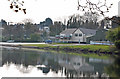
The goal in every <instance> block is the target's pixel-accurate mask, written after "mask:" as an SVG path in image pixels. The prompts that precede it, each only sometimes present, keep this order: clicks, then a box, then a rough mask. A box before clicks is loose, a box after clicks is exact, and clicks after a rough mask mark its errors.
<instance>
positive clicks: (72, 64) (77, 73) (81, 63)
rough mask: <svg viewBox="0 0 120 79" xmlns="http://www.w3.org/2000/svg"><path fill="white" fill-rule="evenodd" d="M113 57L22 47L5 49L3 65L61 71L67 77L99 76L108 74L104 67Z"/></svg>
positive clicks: (29, 70) (22, 70)
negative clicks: (89, 56)
mask: <svg viewBox="0 0 120 79" xmlns="http://www.w3.org/2000/svg"><path fill="white" fill-rule="evenodd" d="M111 61H113V60H112V59H96V58H87V57H82V56H76V55H69V54H60V53H51V52H43V51H30V50H20V49H13V50H9V49H3V54H2V65H6V66H8V67H9V66H10V65H11V63H12V64H15V65H16V68H17V70H19V72H22V73H28V74H29V73H30V72H32V69H33V68H37V70H38V71H42V73H44V74H46V75H47V74H48V73H51V72H54V73H57V74H58V73H60V74H61V76H62V75H65V76H67V77H98V76H104V77H106V76H108V75H107V74H106V73H104V67H106V66H108V65H109V64H112V62H111Z"/></svg>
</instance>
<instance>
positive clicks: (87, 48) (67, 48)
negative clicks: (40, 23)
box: [23, 44, 112, 53]
mask: <svg viewBox="0 0 120 79" xmlns="http://www.w3.org/2000/svg"><path fill="white" fill-rule="evenodd" d="M23 46H33V47H38V48H41V49H42V48H43V49H44V48H45V49H54V50H64V51H72V52H74V51H77V52H79V51H88V52H104V53H106V52H107V53H109V52H112V51H111V50H110V46H108V45H72V44H71V45H70V44H69V45H67V44H29V45H23Z"/></svg>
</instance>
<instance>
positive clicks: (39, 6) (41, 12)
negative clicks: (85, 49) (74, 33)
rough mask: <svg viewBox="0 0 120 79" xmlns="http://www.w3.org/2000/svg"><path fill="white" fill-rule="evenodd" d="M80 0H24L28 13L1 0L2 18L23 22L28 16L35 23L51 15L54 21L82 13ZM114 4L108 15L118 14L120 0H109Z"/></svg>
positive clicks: (0, 14) (0, 17) (0, 13)
mask: <svg viewBox="0 0 120 79" xmlns="http://www.w3.org/2000/svg"><path fill="white" fill-rule="evenodd" d="M77 1H78V0H24V2H25V3H24V7H25V8H26V9H27V14H24V13H23V12H21V11H20V12H18V13H15V12H14V11H13V10H11V9H10V8H9V6H10V2H9V1H8V0H0V19H4V20H6V21H7V22H21V21H22V20H24V19H26V18H30V19H32V20H33V21H34V23H39V22H40V21H44V20H45V18H48V17H50V18H51V19H52V20H53V21H58V20H60V21H61V20H62V21H63V19H65V18H67V16H70V15H73V14H80V13H81V12H80V11H78V10H77ZM108 1H109V2H108V3H112V1H113V6H112V9H111V10H110V12H109V13H108V14H106V15H109V16H114V15H117V14H118V0H108Z"/></svg>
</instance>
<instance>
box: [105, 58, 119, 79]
mask: <svg viewBox="0 0 120 79" xmlns="http://www.w3.org/2000/svg"><path fill="white" fill-rule="evenodd" d="M105 72H106V73H107V74H109V75H110V77H113V79H114V78H115V77H116V78H115V79H117V78H120V57H119V56H118V57H116V58H115V60H114V63H113V64H111V65H110V66H108V67H105Z"/></svg>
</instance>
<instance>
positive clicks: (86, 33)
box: [79, 28, 97, 36]
mask: <svg viewBox="0 0 120 79" xmlns="http://www.w3.org/2000/svg"><path fill="white" fill-rule="evenodd" d="M79 29H80V31H82V32H83V33H84V34H85V35H86V36H88V35H95V34H96V31H97V30H93V29H85V28H79Z"/></svg>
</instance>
